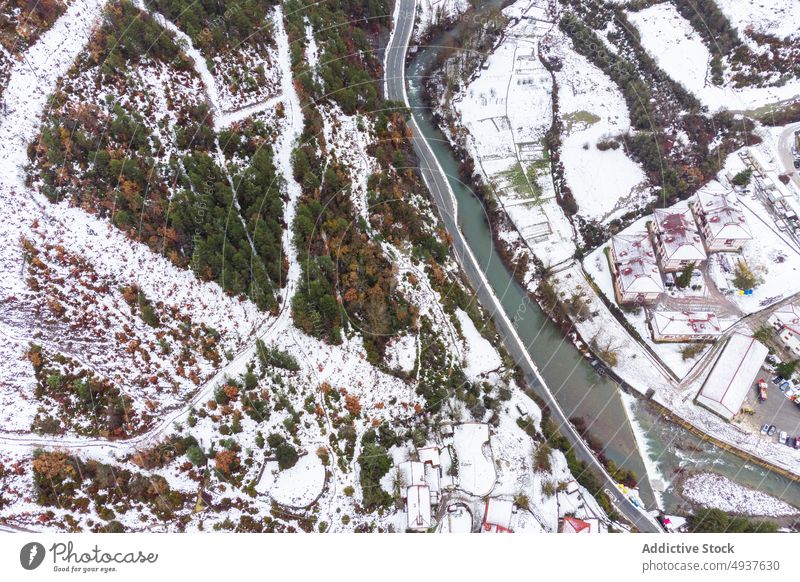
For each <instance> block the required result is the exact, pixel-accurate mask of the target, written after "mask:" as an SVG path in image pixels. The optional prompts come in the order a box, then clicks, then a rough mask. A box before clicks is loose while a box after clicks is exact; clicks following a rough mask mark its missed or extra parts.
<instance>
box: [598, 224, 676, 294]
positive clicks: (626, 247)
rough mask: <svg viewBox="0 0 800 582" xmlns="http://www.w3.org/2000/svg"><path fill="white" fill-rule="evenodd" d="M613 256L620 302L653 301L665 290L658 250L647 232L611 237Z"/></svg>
mask: <svg viewBox="0 0 800 582" xmlns="http://www.w3.org/2000/svg"><path fill="white" fill-rule="evenodd" d="M610 258H611V272H612V273H613V275H614V293H615V294H616V296H617V302H618V303H620V304H622V303H638V304H641V303H652V302H653V301H655V300H656V299H657V298H658V296H659V295H661V294H662V293H663V292H664V282H663V280H662V279H661V271H659V270H658V263H657V262H656V254H655V250H654V249H653V244H652V243H651V242H650V237H649V236H648V234H647V233H646V232H638V233H631V234H618V235H616V236H614V237H612V238H611V257H610Z"/></svg>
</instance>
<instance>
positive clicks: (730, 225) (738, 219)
mask: <svg viewBox="0 0 800 582" xmlns="http://www.w3.org/2000/svg"><path fill="white" fill-rule="evenodd" d="M695 204H696V205H697V210H698V211H699V212H701V213H702V214H703V215H705V217H706V222H707V223H708V228H709V230H710V231H711V236H712V237H713V238H714V239H733V240H751V239H752V238H753V235H752V233H751V232H750V226H749V225H748V224H747V221H746V220H745V218H744V212H743V211H742V208H741V206H740V205H739V202H738V201H737V200H736V199H735V198H734V197H733V196H732V195H731V194H730V193H729V192H727V191H726V190H725V188H724V187H723V186H722V184H720V183H719V182H711V183H709V184H708V185H706V186H705V187H703V188H702V189H700V191H698V192H697V202H695Z"/></svg>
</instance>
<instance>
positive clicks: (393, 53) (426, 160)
mask: <svg viewBox="0 0 800 582" xmlns="http://www.w3.org/2000/svg"><path fill="white" fill-rule="evenodd" d="M415 12H416V0H397V6H396V8H395V18H394V27H395V28H394V32H393V34H392V38H391V40H390V42H389V46H388V47H387V49H386V62H385V72H384V75H385V82H386V91H387V97H388V98H389V99H392V100H396V101H402V102H404V103H405V104H406V105H409V102H408V96H407V94H406V88H405V60H406V51H407V50H408V42H409V39H410V37H411V32H412V29H413V27H414V15H415ZM410 125H411V131H412V136H413V137H412V139H413V144H414V150H415V152H416V154H417V157H418V158H419V163H420V171H421V173H422V177H423V179H424V180H425V182H426V184H427V185H428V188H429V190H430V191H431V194H432V196H433V199H434V201H435V202H436V205H437V207H438V208H439V212H440V214H441V217H442V220H443V222H444V224H445V227H446V228H447V231H448V233H449V234H450V236H451V237H452V241H453V249H454V251H455V254H456V257H457V259H458V261H459V263H460V264H461V267H462V269H463V270H464V272H465V273H466V275H467V277H468V278H469V281H470V283H471V284H472V287H473V289H475V292H476V294H477V296H478V299H479V301H480V302H481V304H482V305H483V306H484V307H485V308H486V309H487V310H488V311H489V312H490V313H491V315H492V320H493V321H494V323H495V325H496V327H497V329H498V331H499V333H500V336H501V337H502V338H503V342H504V344H505V346H506V348H507V349H508V351H509V353H510V354H511V356H512V357H513V358H514V360H515V361H516V363H517V364H518V365H519V366H520V368H521V369H522V370H523V372H524V374H525V379H526V381H527V382H528V384H529V385H530V386H531V387H533V389H534V390H535V391H536V393H537V394H539V395H540V396H541V397H542V398H543V399H544V401H545V403H546V404H547V406H548V407H549V409H550V413H551V416H552V418H553V420H554V421H555V423H556V425H557V426H558V427H559V430H560V431H561V433H562V434H563V435H564V436H566V437H567V438H568V439H569V441H570V442H571V443H572V445H573V447H574V449H575V453H576V455H577V457H578V458H579V459H580V460H582V461H584V462H585V463H587V464H588V465H589V466H590V467H591V468H592V469H593V470H594V472H595V473H596V474H598V475H600V476H602V480H603V486H604V488H605V489H606V491H607V493H608V494H609V496H610V497H611V499H612V502H613V503H614V505H615V506H616V507H617V510H618V511H619V512H620V513H621V514H622V515H624V516H625V517H626V518H627V519H628V520H629V521H630V522H631V523H632V524H633V525H634V526H635V527H636V528H637V529H639V530H640V531H643V532H651V533H655V532H663V529H662V528H661V527H660V525H659V524H658V522H657V521H656V520H655V519H654V518H653V517H652V516H650V515H648V514H646V513H644V512H642V511H640V510H639V509H637V508H636V507H634V505H633V504H632V503H631V502H630V501H629V500H628V499H627V498H626V497H625V496H624V495H622V493H620V492H619V490H618V489H617V487H616V483H615V482H614V480H613V479H612V478H611V476H610V475H609V474H608V472H607V471H606V470H605V468H604V467H603V466H602V465H601V464H600V462H599V461H598V460H597V458H595V456H594V454H592V451H591V450H590V449H589V447H588V445H587V444H586V443H585V442H584V441H583V440H582V439H581V438H580V436H579V435H578V433H577V432H576V430H575V428H574V427H573V426H572V424H570V422H569V421H568V420H567V417H566V415H565V414H564V412H563V411H562V410H561V407H560V406H559V404H558V402H557V401H556V399H555V398H554V396H553V394H552V393H551V392H550V390H549V388H548V387H547V385H546V384H545V382H544V380H543V379H542V376H541V375H540V374H539V370H538V369H537V367H536V365H535V364H534V363H533V360H532V359H531V357H530V354H529V353H528V351H527V350H526V349H525V346H524V344H523V343H522V341H521V340H520V338H519V336H518V335H517V333H516V330H515V329H514V326H513V325H512V323H511V320H510V319H509V318H508V316H507V314H506V313H505V311H504V310H503V308H502V306H501V304H500V301H499V299H498V298H497V297H496V296H495V295H494V292H493V291H492V289H491V287H490V285H489V282H488V281H487V280H486V277H485V275H484V273H483V272H482V271H481V269H480V267H479V265H478V261H477V260H476V259H475V256H474V255H473V254H472V251H471V250H470V248H469V246H468V245H467V242H466V240H465V239H464V236H463V234H462V233H461V230H460V229H459V228H458V223H457V220H456V201H455V196H454V194H453V192H452V190H451V188H450V184H449V182H448V180H447V177H446V176H445V174H444V171H443V170H442V168H441V166H440V165H439V162H438V160H437V159H436V156H435V155H434V153H433V151H432V149H431V147H430V145H429V144H428V142H427V141H426V140H425V138H424V137H423V136H422V132H421V131H420V129H419V126H418V125H417V122H416V120H415V119H414V116H413V113H412V117H411V122H410Z"/></svg>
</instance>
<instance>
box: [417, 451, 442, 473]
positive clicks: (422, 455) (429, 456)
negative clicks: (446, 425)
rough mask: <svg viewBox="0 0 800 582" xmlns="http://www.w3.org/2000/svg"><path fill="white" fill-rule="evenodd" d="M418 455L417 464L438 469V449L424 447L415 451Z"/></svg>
mask: <svg viewBox="0 0 800 582" xmlns="http://www.w3.org/2000/svg"><path fill="white" fill-rule="evenodd" d="M417 454H418V455H419V462H420V463H422V464H424V465H428V464H430V465H431V466H432V467H436V468H438V467H439V464H440V459H439V447H424V448H421V449H419V450H418V451H417Z"/></svg>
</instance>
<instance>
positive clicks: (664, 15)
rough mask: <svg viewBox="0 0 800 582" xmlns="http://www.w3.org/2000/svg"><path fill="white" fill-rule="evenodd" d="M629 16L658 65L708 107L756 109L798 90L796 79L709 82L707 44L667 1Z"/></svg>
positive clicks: (781, 99)
mask: <svg viewBox="0 0 800 582" xmlns="http://www.w3.org/2000/svg"><path fill="white" fill-rule="evenodd" d="M629 18H630V20H631V22H633V24H634V25H635V26H636V28H637V29H638V30H639V33H640V34H641V37H642V45H643V46H644V48H645V50H647V52H648V53H649V54H650V56H652V57H653V58H654V59H655V60H656V62H657V63H658V65H659V66H660V67H661V68H662V69H664V71H665V72H666V73H667V74H668V75H669V76H670V77H672V78H673V79H674V80H676V81H678V82H679V83H681V84H682V85H684V86H685V87H686V88H687V89H688V90H689V91H691V92H692V93H693V94H694V95H695V96H697V98H698V99H700V101H701V102H702V103H703V104H705V105H707V106H708V107H709V108H710V109H711V110H718V109H732V110H739V109H744V110H749V109H755V108H758V107H762V106H764V105H767V104H770V103H776V102H779V101H785V100H787V99H791V98H793V97H795V96H797V95H798V94H800V80H798V79H794V80H792V81H789V82H788V83H786V84H784V85H783V86H780V87H745V88H740V89H735V88H733V87H730V86H721V87H720V86H716V85H714V84H712V82H711V74H710V70H709V64H710V61H711V53H710V52H709V50H708V47H706V45H705V44H704V42H703V40H702V38H701V37H700V35H699V34H698V33H697V32H696V31H695V30H694V28H693V27H692V25H691V24H690V23H689V21H688V20H686V19H685V18H683V16H681V15H680V14H679V13H678V11H677V9H676V8H675V6H674V5H672V4H671V3H669V2H664V3H661V4H656V5H654V6H651V7H649V8H646V9H644V10H641V11H639V12H632V13H630V14H629ZM796 22H797V21H795V23H796ZM795 28H796V24H795Z"/></svg>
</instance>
